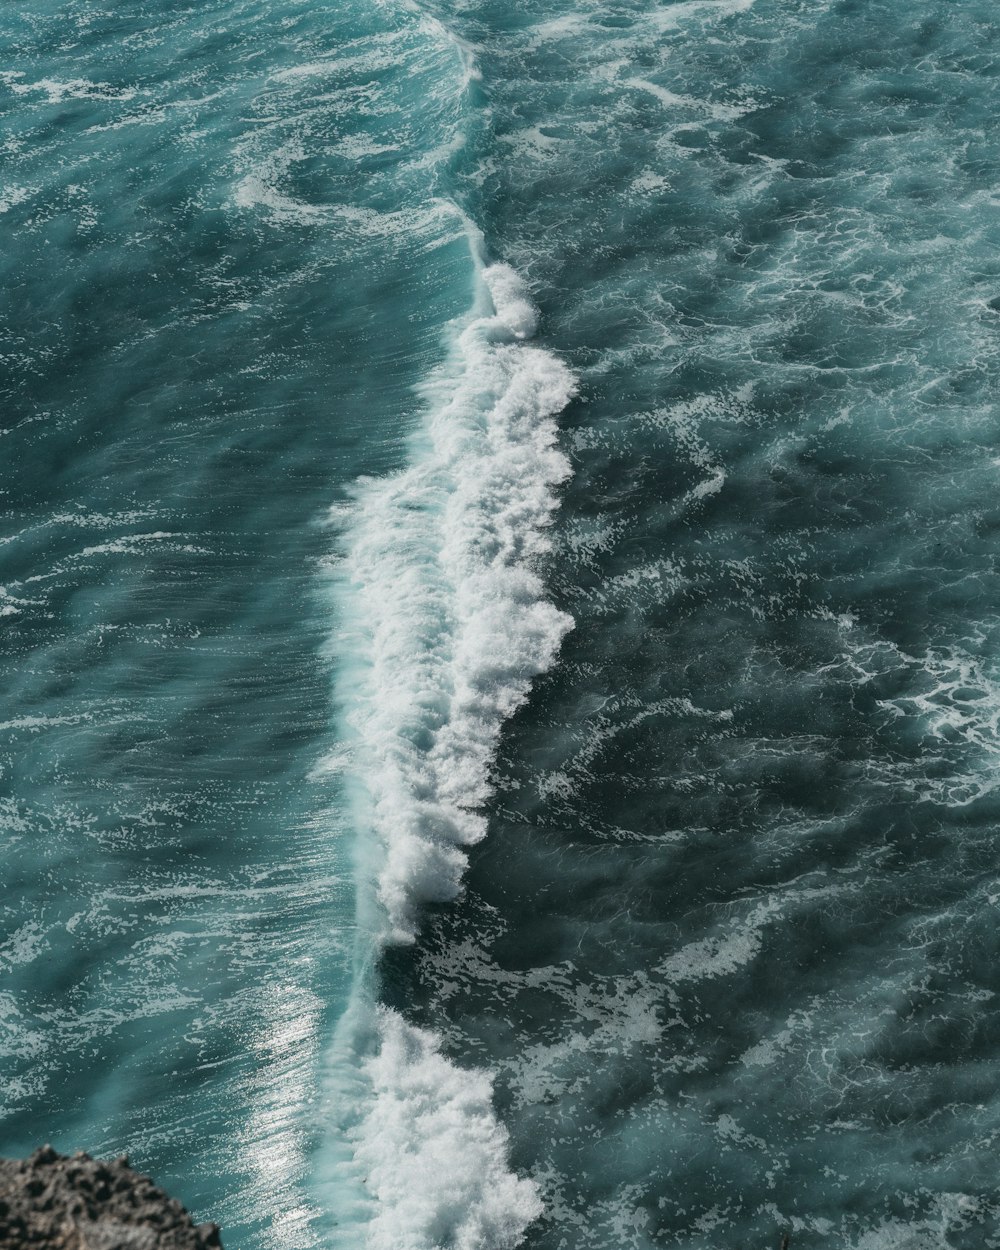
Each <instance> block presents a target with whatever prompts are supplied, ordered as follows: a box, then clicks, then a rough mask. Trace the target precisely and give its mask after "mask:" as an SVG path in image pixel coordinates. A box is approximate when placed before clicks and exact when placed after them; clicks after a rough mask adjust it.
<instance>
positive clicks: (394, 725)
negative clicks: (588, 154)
mask: <svg viewBox="0 0 1000 1250" xmlns="http://www.w3.org/2000/svg"><path fill="white" fill-rule="evenodd" d="M481 274H482V283H483V285H482V289H481V291H480V295H479V307H478V308H477V310H476V312H475V313H474V314H473V316H472V317H471V318H470V319H469V320H468V321H467V322H466V324H465V325H464V326H463V327H462V328H461V329H460V330H459V331H458V332H457V333H456V338H455V343H454V347H453V351H452V353H451V358H450V360H449V361H448V362H447V364H446V365H445V366H444V367H443V369H442V370H441V371H440V372H439V374H438V375H437V376H436V377H435V378H434V379H433V380H432V382H431V383H430V384H429V385H428V386H427V387H426V392H425V399H426V401H427V409H428V418H427V421H426V424H425V427H424V428H423V430H422V431H421V434H420V437H419V439H418V441H417V443H416V445H415V448H414V455H413V458H412V462H411V464H410V467H409V468H407V469H406V470H405V471H404V472H402V473H400V474H398V475H396V476H393V477H389V478H384V479H379V480H376V481H368V482H366V483H363V484H362V485H361V486H360V488H359V493H358V500H357V506H356V508H355V510H354V514H353V517H352V521H351V524H350V527H349V531H348V536H347V543H346V561H345V565H344V576H345V578H346V583H347V584H346V587H345V591H346V593H345V601H346V603H347V605H348V607H347V616H348V622H347V624H348V631H349V633H350V634H351V635H353V637H352V638H351V640H350V641H351V644H352V645H351V646H350V648H349V649H350V652H351V653H352V654H353V655H355V656H357V657H358V659H359V660H360V665H359V669H358V670H356V671H355V672H354V673H353V675H349V676H348V678H347V680H346V681H345V686H346V687H347V688H346V689H345V690H344V702H345V704H346V705H347V706H348V708H349V711H348V722H349V725H350V728H351V730H352V731H353V735H354V739H355V741H354V744H353V745H354V750H355V759H356V762H357V773H358V777H359V780H360V781H361V782H362V783H363V788H364V791H365V793H366V795H367V799H368V805H367V811H366V813H365V814H364V817H363V819H364V821H365V823H366V824H367V825H368V827H370V829H371V832H372V834H373V844H374V846H375V848H376V859H377V862H376V864H375V866H374V875H375V876H376V877H377V893H378V898H379V901H380V903H381V907H382V910H383V912H384V917H385V924H384V929H383V932H382V933H381V934H379V935H378V936H379V937H380V938H381V939H382V940H387V941H390V942H392V941H395V942H409V941H412V940H413V938H414V935H415V932H416V927H417V923H418V912H419V906H420V904H421V903H423V902H426V901H432V900H433V901H444V900H447V899H451V898H454V897H455V896H456V894H457V893H458V892H459V889H460V882H461V876H462V872H463V870H464V867H465V862H466V859H465V854H464V852H463V848H464V847H467V846H469V845H471V844H472V843H474V842H478V841H479V840H480V838H482V837H483V835H484V833H485V831H486V822H485V818H484V816H483V815H482V812H481V811H480V809H481V807H482V804H483V803H484V801H485V800H486V798H487V796H488V795H489V792H490V784H489V769H490V764H491V761H492V758H493V753H494V751H495V748H496V744H497V739H498V736H499V733H500V729H501V726H502V725H503V722H504V721H505V720H506V719H507V718H508V717H509V716H510V715H511V713H512V712H513V711H514V710H515V709H516V708H517V707H518V706H519V705H520V704H521V703H522V702H523V701H524V700H525V698H526V697H527V694H528V689H529V686H530V683H531V679H532V678H533V677H534V676H535V675H536V674H538V673H541V672H544V671H545V670H546V669H547V668H548V667H549V666H550V665H551V664H552V662H553V659H554V658H555V655H556V652H557V650H558V648H559V644H560V642H561V640H562V638H563V636H564V634H565V633H566V632H567V630H568V629H569V628H570V627H571V624H572V622H571V620H570V618H569V617H568V616H567V615H566V614H565V613H563V612H560V611H558V610H557V609H556V608H555V607H554V606H553V605H552V604H551V603H550V602H549V601H548V600H547V598H546V597H545V589H544V586H543V583H542V580H541V578H540V576H539V573H538V569H537V560H538V558H539V557H540V556H541V555H543V554H544V553H545V552H546V551H547V550H548V547H549V539H548V536H547V530H548V526H549V523H550V521H551V519H552V514H553V512H554V510H555V508H556V506H557V496H556V488H557V487H558V485H559V484H560V483H561V482H562V481H563V480H564V479H565V478H566V477H567V475H568V473H569V464H568V461H567V460H566V457H565V456H564V455H563V454H562V452H561V451H559V449H558V448H557V446H556V424H555V420H554V417H555V414H556V413H558V412H559V411H560V409H561V408H562V407H563V406H564V405H565V404H566V402H567V401H568V399H569V398H570V395H571V394H572V391H573V380H572V377H571V375H570V373H569V371H568V370H567V369H566V367H565V366H564V365H563V364H562V363H561V362H560V361H559V360H557V359H556V358H555V357H554V356H553V355H552V354H551V353H549V352H546V351H542V350H540V349H539V348H536V347H531V346H527V345H525V344H524V343H522V342H519V340H523V339H526V338H528V337H529V336H530V335H531V334H532V333H533V332H534V329H535V322H536V313H535V310H534V308H533V307H532V305H531V303H530V300H529V299H528V297H527V292H526V290H525V287H524V284H523V283H522V282H521V280H520V279H519V278H518V276H517V275H516V274H515V273H514V271H513V270H512V269H510V268H509V267H508V266H506V265H494V266H492V267H490V268H487V269H484V270H482V271H481Z"/></svg>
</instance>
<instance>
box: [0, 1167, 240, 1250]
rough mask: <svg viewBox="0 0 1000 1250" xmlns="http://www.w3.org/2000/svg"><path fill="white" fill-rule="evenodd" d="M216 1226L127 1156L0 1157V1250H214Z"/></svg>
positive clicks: (216, 1246)
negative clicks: (197, 1217)
mask: <svg viewBox="0 0 1000 1250" xmlns="http://www.w3.org/2000/svg"><path fill="white" fill-rule="evenodd" d="M221 1246H222V1242H221V1240H220V1237H219V1228H218V1225H217V1224H211V1223H206V1224H198V1225H197V1226H196V1225H195V1224H194V1222H193V1221H192V1219H191V1217H190V1216H189V1215H188V1213H187V1211H186V1210H185V1208H184V1206H183V1204H182V1203H181V1202H180V1201H179V1200H178V1199H176V1198H174V1199H171V1198H168V1197H167V1195H166V1194H165V1193H164V1192H163V1190H162V1189H159V1188H158V1187H157V1186H156V1185H154V1184H153V1182H152V1181H151V1179H150V1178H149V1177H148V1176H143V1175H140V1174H138V1173H136V1172H133V1171H132V1169H131V1168H130V1167H129V1164H128V1157H127V1156H126V1155H120V1156H119V1157H118V1158H117V1159H114V1160H110V1161H107V1162H102V1161H100V1160H95V1159H91V1157H90V1156H89V1155H88V1154H85V1153H84V1152H83V1151H82V1150H79V1151H77V1152H76V1154H74V1155H73V1156H72V1158H69V1157H67V1156H65V1155H60V1154H58V1153H57V1152H56V1151H55V1150H53V1149H52V1147H51V1146H42V1147H41V1149H39V1150H36V1151H35V1152H34V1154H33V1155H31V1156H30V1157H29V1158H28V1159H21V1160H19V1159H0V1250H31V1248H32V1247H39V1248H40V1250H221Z"/></svg>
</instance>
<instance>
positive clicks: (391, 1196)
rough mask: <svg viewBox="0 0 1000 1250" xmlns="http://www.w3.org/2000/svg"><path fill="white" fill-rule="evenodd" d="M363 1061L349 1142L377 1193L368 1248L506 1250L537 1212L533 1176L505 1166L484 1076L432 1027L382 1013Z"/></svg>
mask: <svg viewBox="0 0 1000 1250" xmlns="http://www.w3.org/2000/svg"><path fill="white" fill-rule="evenodd" d="M379 1028H380V1033H381V1048H380V1050H379V1053H378V1055H377V1056H376V1057H374V1058H372V1059H370V1060H369V1061H368V1063H367V1064H366V1065H365V1073H366V1076H367V1077H368V1079H369V1080H370V1082H371V1086H372V1092H373V1094H374V1102H373V1106H372V1110H371V1112H370V1113H369V1115H368V1117H367V1118H366V1120H365V1122H364V1125H363V1129H362V1133H361V1137H360V1141H359V1143H358V1146H357V1150H356V1158H357V1162H358V1163H359V1165H361V1166H363V1167H364V1168H365V1169H366V1170H367V1178H366V1184H367V1187H368V1189H369V1190H370V1192H371V1193H372V1194H373V1195H374V1197H375V1198H376V1199H377V1202H378V1206H377V1208H376V1212H375V1215H374V1218H373V1219H372V1221H371V1223H370V1224H369V1226H368V1245H369V1247H370V1250H436V1248H437V1247H444V1246H448V1247H449V1248H450V1250H509V1248H512V1247H514V1246H517V1245H519V1244H520V1242H521V1240H522V1237H523V1234H524V1229H525V1228H526V1227H527V1225H528V1224H530V1223H531V1221H532V1220H534V1219H535V1218H536V1217H537V1216H538V1215H539V1214H540V1213H541V1202H540V1200H539V1197H538V1191H537V1188H536V1186H535V1184H534V1183H533V1182H532V1181H530V1180H525V1179H523V1178H521V1177H518V1176H516V1175H515V1174H514V1173H513V1172H511V1171H510V1170H509V1169H508V1166H507V1149H508V1137H507V1131H506V1129H504V1128H503V1126H502V1125H500V1124H499V1123H498V1122H497V1119H496V1116H495V1115H494V1112H493V1104H492V1082H491V1080H490V1078H489V1077H488V1076H487V1075H486V1074H484V1073H482V1072H477V1071H474V1070H467V1069H463V1068H459V1067H457V1066H456V1065H455V1064H453V1063H451V1062H449V1061H448V1060H447V1059H446V1058H445V1057H444V1056H443V1055H442V1054H441V1052H440V1048H439V1042H438V1040H437V1038H435V1037H434V1035H433V1034H432V1033H428V1032H425V1031H424V1030H422V1029H415V1028H413V1027H412V1026H411V1025H408V1024H407V1023H406V1022H405V1021H404V1020H402V1019H401V1018H400V1016H398V1015H397V1014H396V1013H395V1012H392V1011H387V1010H382V1011H380V1013H379Z"/></svg>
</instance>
